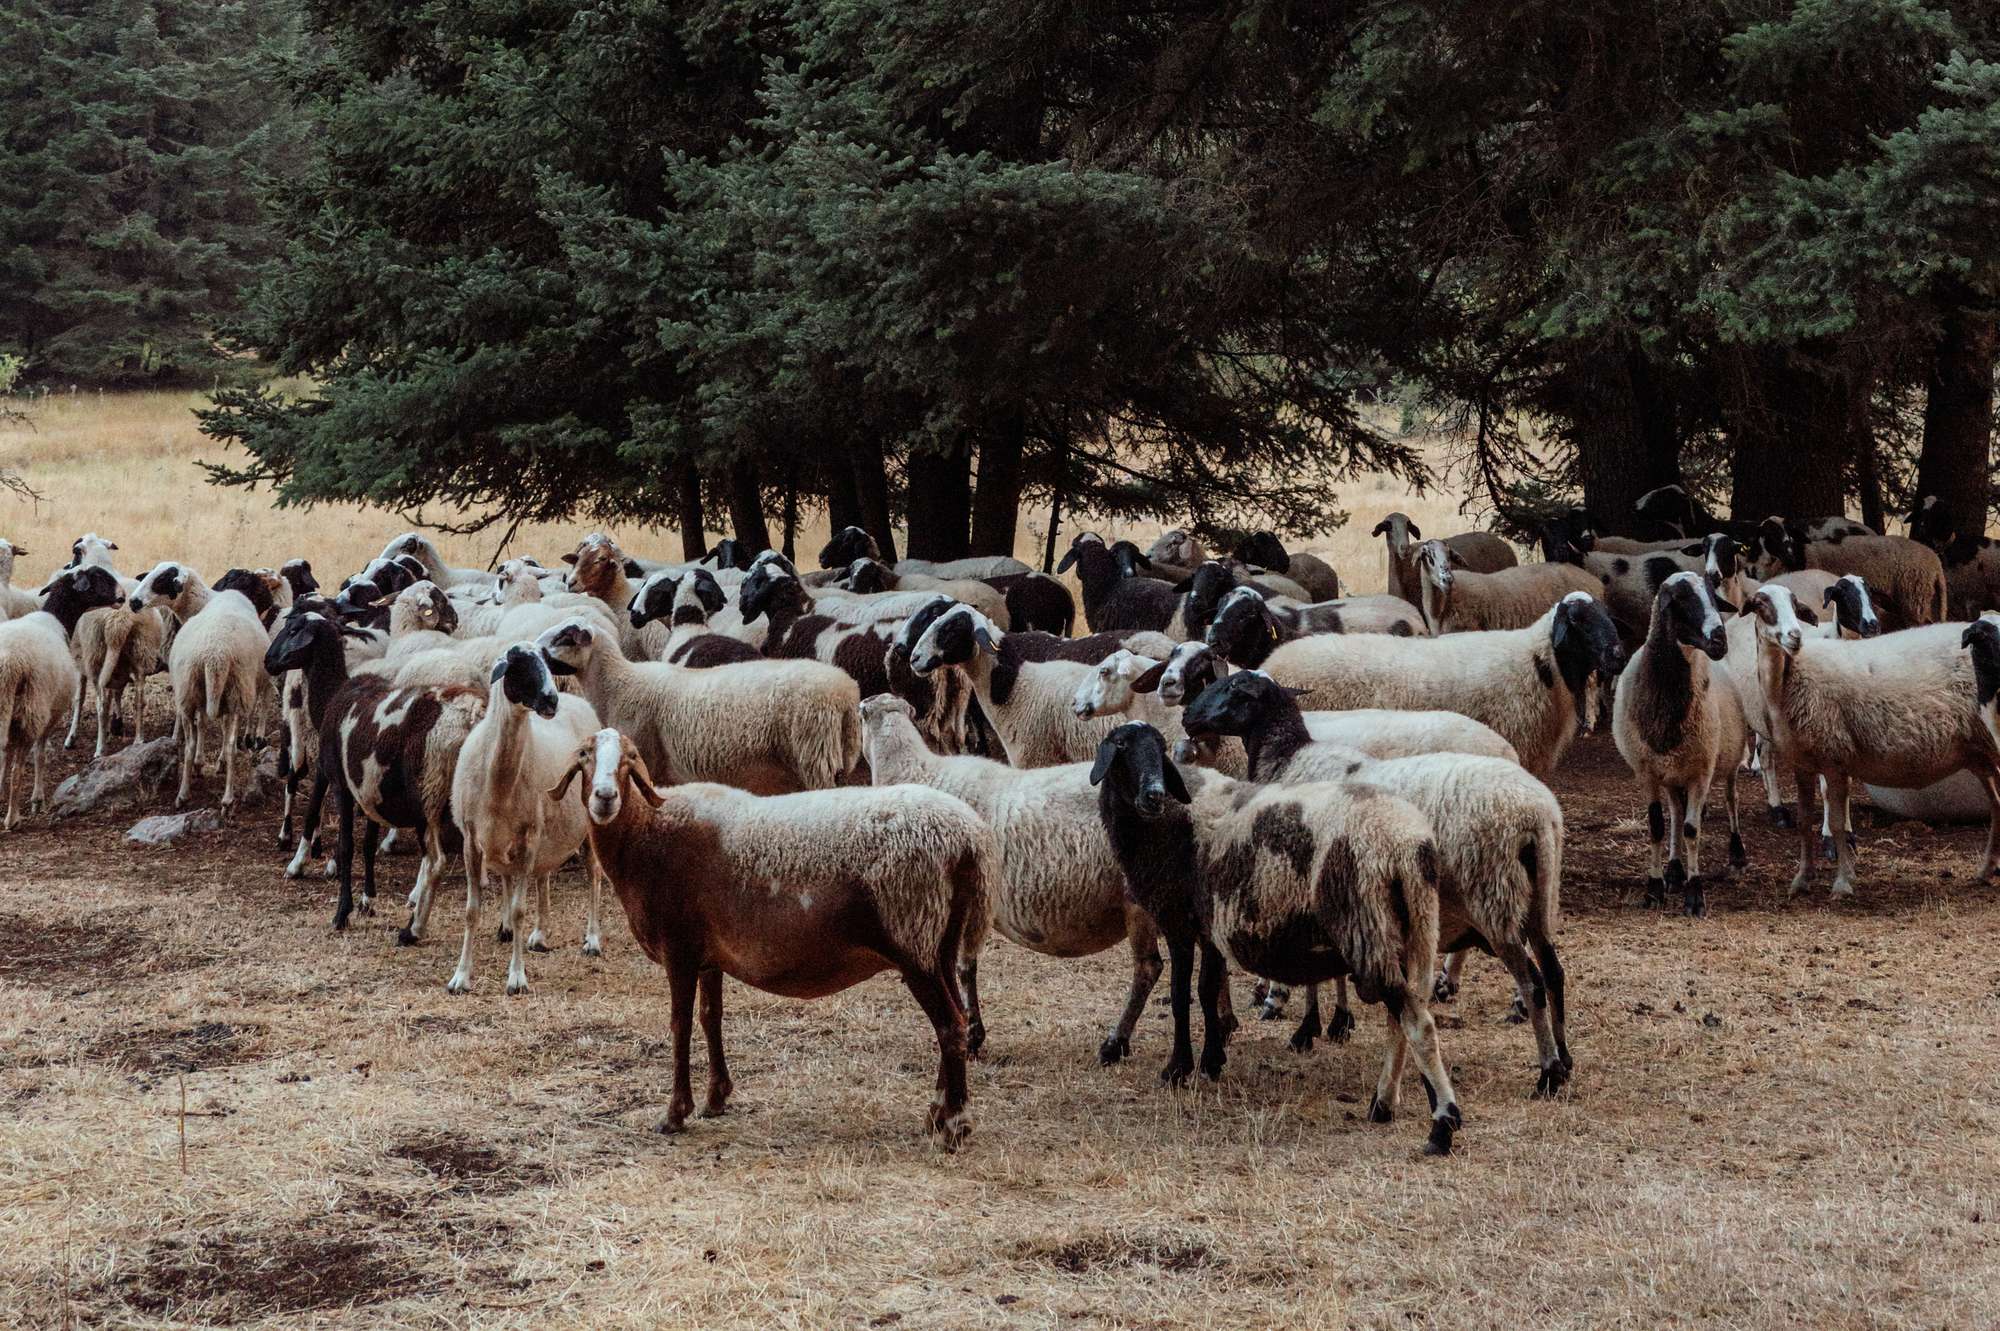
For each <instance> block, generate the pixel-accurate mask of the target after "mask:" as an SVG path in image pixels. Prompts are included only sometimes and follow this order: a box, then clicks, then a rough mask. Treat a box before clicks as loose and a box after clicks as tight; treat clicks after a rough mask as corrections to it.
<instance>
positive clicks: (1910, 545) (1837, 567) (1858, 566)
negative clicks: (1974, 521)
mask: <svg viewBox="0 0 2000 1331" xmlns="http://www.w3.org/2000/svg"><path fill="white" fill-rule="evenodd" d="M1806 568H1817V569H1825V570H1826V571H1827V572H1829V573H1833V574H1841V573H1858V574H1860V575H1861V576H1862V577H1864V578H1866V579H1868V588H1869V590H1870V591H1871V592H1872V593H1874V597H1875V608H1876V609H1877V610H1878V611H1879V612H1881V615H1882V622H1883V625H1884V627H1885V628H1886V629H1889V630H1895V629H1903V628H1913V627H1919V626H1922V625H1925V624H1936V623H1939V622H1941V621H1942V620H1943V619H1944V618H1945V615H1946V613H1947V608H1948V607H1947V601H1948V596H1949V594H1948V592H1947V589H1946V584H1945V575H1944V563H1943V561H1942V560H1940V559H1939V558H1938V555H1937V552H1936V551H1935V550H1932V549H1929V548H1928V547H1926V546H1924V545H1922V544H1921V543H1919V542H1917V541H1913V540H1911V539H1909V538H1908V537H1907V536H1848V535H1845V534H1842V533H1838V532H1836V533H1835V534H1833V535H1831V536H1828V537H1827V538H1826V539H1824V540H1814V539H1812V538H1811V536H1810V535H1809V533H1808V532H1807V530H1806V529H1805V528H1804V527H1802V526H1801V525H1800V524H1798V523H1796V522H1789V523H1788V522H1785V521H1782V520H1781V519H1778V518H1766V519H1764V521H1763V523H1762V524H1761V525H1760V526H1759V527H1758V528H1757V544H1756V547H1755V550H1754V553H1753V556H1752V568H1751V573H1752V575H1753V576H1755V577H1758V578H1761V579H1763V580H1765V581H1769V580H1770V579H1771V578H1773V577H1776V576H1777V575H1778V574H1780V573H1784V572H1795V571H1797V570H1799V569H1806Z"/></svg>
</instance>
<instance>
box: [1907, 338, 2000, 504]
mask: <svg viewBox="0 0 2000 1331" xmlns="http://www.w3.org/2000/svg"><path fill="white" fill-rule="evenodd" d="M1996 356H2000V326H1996V324H1995V322H1994V320H1993V318H1992V316H1990V315H1977V314H1974V313H1972V312H1970V311H1968V310H1966V309H1964V308H1963V307H1954V308H1952V309H1951V310H1949V311H1947V312H1946V314H1945V317H1944V326H1943V328H1942V329H1940V330H1939V333H1938V340H1937V347H1936V349H1935V351H1934V353H1933V355H1932V360H1931V373H1930V392H1929V395H1928V396H1927V397H1926V398H1925V399H1924V446H1923V452H1922V454H1921V455H1920V456H1919V457H1918V459H1917V493H1916V498H1917V499H1918V500H1922V499H1923V498H1924V497H1925V496H1926V495H1936V496H1937V497H1938V502H1939V503H1941V504H1943V505H1944V508H1945V512H1946V513H1947V514H1949V515H1950V517H1951V522H1952V529H1953V530H1954V531H1956V532H1958V533H1959V534H1960V535H1962V536H1980V535H1984V534H1985V531H1986V506H1987V501H1988V497H1989V496H1988V490H1989V488H1990V485H1991V471H1992V446H1993V368H1994V361H1995V358H1996Z"/></svg>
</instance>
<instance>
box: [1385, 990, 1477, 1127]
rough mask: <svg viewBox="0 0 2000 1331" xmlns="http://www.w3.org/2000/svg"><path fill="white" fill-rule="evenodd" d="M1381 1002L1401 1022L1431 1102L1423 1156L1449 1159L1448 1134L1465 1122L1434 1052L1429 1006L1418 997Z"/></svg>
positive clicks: (1387, 997) (1397, 996) (1434, 1027)
mask: <svg viewBox="0 0 2000 1331" xmlns="http://www.w3.org/2000/svg"><path fill="white" fill-rule="evenodd" d="M1384 1001H1385V1002H1386V1003H1387V1004H1388V1006H1389V1010H1390V1012H1391V1013H1392V1014H1394V1015H1395V1016H1397V1017H1400V1019H1401V1022H1402V1034H1403V1043H1404V1044H1405V1045H1407V1046H1408V1047H1410V1048H1412V1049H1414V1050H1415V1052H1416V1055H1417V1069H1418V1075H1419V1076H1421V1077H1422V1079H1423V1083H1424V1094H1426V1095H1428V1096H1429V1097H1430V1100H1431V1135H1430V1139H1429V1140H1427V1141H1426V1142H1425V1143H1424V1154H1425V1155H1450V1154H1451V1138H1452V1134H1453V1133H1454V1132H1456V1131H1457V1130H1458V1129H1459V1128H1461V1127H1463V1126H1464V1124H1465V1118H1464V1115H1463V1114H1461V1113H1460V1112H1459V1108H1458V1093H1457V1092H1456V1091H1455V1090H1453V1089H1452V1085H1451V1073H1450V1072H1449V1071H1448V1070H1447V1069H1446V1068H1445V1065H1444V1057H1443V1055H1442V1054H1441V1053H1440V1052H1439V1051H1438V1038H1437V1023H1436V1022H1435V1021H1433V1020H1432V1019H1431V1010H1430V1006H1429V1004H1427V1003H1425V1002H1424V1000H1423V999H1422V998H1420V997H1416V996H1410V997H1408V998H1405V997H1404V996H1403V995H1400V994H1388V995H1385V996H1384ZM1399 1008H1400V1009H1401V1011H1400V1013H1398V1012H1397V1009H1399Z"/></svg>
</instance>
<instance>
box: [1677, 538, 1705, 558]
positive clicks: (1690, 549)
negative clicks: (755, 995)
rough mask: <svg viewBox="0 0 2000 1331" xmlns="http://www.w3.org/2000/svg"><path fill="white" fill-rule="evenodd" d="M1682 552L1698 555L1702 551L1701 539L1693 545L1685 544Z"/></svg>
mask: <svg viewBox="0 0 2000 1331" xmlns="http://www.w3.org/2000/svg"><path fill="white" fill-rule="evenodd" d="M1681 553H1682V554H1684V555H1698V554H1700V553H1701V542H1700V541H1696V542H1695V543H1694V544H1693V545H1684V546H1682V547H1681Z"/></svg>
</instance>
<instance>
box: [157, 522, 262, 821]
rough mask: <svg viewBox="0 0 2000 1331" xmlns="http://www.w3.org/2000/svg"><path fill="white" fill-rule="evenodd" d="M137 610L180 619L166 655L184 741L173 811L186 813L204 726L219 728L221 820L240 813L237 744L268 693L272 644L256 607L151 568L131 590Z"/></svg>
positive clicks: (196, 579)
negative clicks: (156, 610) (266, 668)
mask: <svg viewBox="0 0 2000 1331" xmlns="http://www.w3.org/2000/svg"><path fill="white" fill-rule="evenodd" d="M130 605H131V608H132V610H133V611H134V612H135V613H136V612H138V611H142V610H146V609H150V608H151V607H154V606H158V607H160V608H162V609H164V610H167V611H169V612H171V613H172V614H173V615H174V616H175V617H176V618H178V619H179V620H180V621H181V627H180V631H179V632H178V633H176V634H175V635H174V642H173V646H172V647H171V648H169V649H168V653H167V674H168V677H169V678H170V679H171V680H172V681H173V688H174V713H175V718H176V720H175V724H176V728H177V729H178V730H179V732H180V739H181V785H180V792H179V793H178V794H177V795H176V796H175V797H174V807H175V808H181V807H184V806H185V805H186V804H187V802H188V796H189V794H190V793H191V792H192V791H193V789H194V769H195V764H196V763H197V762H198V761H200V748H201V733H202V726H203V724H204V722H206V723H207V724H210V725H214V726H216V727H218V728H219V729H220V730H221V750H222V817H223V818H224V819H225V820H227V819H228V817H229V816H230V814H231V813H232V812H234V810H235V808H236V750H237V739H238V736H239V734H240V733H241V731H242V728H243V725H244V723H245V722H249V721H254V718H255V715H256V710H257V703H258V700H259V699H260V698H261V697H262V696H263V694H264V693H265V691H266V690H267V689H268V688H269V683H268V680H267V677H266V676H265V674H264V653H265V651H266V650H267V649H268V648H269V647H270V645H271V639H270V635H269V634H267V633H266V632H265V631H264V625H263V622H262V621H261V620H260V619H259V618H258V615H257V608H256V606H254V605H253V604H252V603H251V601H250V599H249V598H248V597H247V596H245V595H244V594H243V593H242V592H240V591H234V590H223V591H213V590H211V589H210V588H209V586H208V585H207V584H206V583H204V582H203V581H202V580H201V578H200V576H199V575H198V574H197V573H196V572H195V571H194V570H193V569H191V568H189V567H188V566H187V565H185V564H177V563H175V562H173V561H172V560H167V561H165V562H163V563H160V564H157V565H155V566H154V568H153V570H152V572H150V573H148V574H147V575H146V576H145V577H143V578H141V579H140V580H139V585H138V586H137V587H136V588H135V589H134V590H133V592H132V599H131V602H130Z"/></svg>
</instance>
